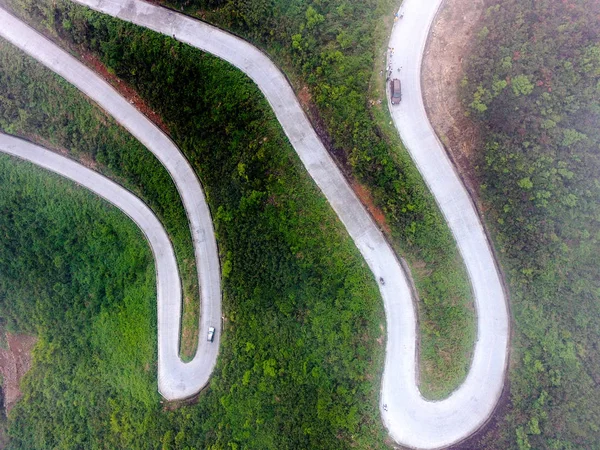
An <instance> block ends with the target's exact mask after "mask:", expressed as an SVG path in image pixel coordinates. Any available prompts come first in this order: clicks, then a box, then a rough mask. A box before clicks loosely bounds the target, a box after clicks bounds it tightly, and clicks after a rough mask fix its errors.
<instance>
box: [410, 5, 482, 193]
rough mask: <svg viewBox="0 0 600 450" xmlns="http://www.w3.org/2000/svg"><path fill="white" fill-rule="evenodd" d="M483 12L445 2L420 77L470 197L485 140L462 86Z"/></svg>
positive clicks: (436, 126)
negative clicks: (464, 99)
mask: <svg viewBox="0 0 600 450" xmlns="http://www.w3.org/2000/svg"><path fill="white" fill-rule="evenodd" d="M483 11H484V4H483V0H446V1H445V2H444V4H443V5H442V7H441V9H440V11H439V13H438V16H437V18H436V20H435V23H434V25H433V27H432V29H431V33H430V35H429V39H428V42H427V48H426V50H425V55H424V58H423V67H422V72H421V73H422V75H421V76H422V83H423V97H424V100H425V107H426V108H427V114H428V116H429V120H430V121H431V124H432V125H433V128H434V129H435V131H436V133H437V135H438V137H439V138H440V140H441V141H442V143H443V144H444V147H445V148H446V151H447V152H448V153H449V155H450V157H451V158H452V159H453V160H454V163H455V165H456V166H457V168H458V170H459V172H460V174H461V177H462V178H463V181H464V182H465V184H466V186H467V189H468V190H469V191H470V192H471V194H472V195H473V194H475V195H477V193H478V192H479V183H478V182H477V181H476V177H475V164H476V160H477V154H478V153H480V151H481V147H482V139H481V136H480V134H479V131H478V129H477V127H476V126H475V125H474V124H473V123H472V122H471V121H470V120H469V118H468V117H466V116H465V109H464V108H463V106H462V103H461V101H460V93H459V86H460V82H461V80H462V78H463V77H464V71H463V67H464V64H466V62H467V60H468V57H469V55H470V54H471V47H472V45H474V41H473V39H472V38H473V35H474V34H475V33H476V32H477V29H478V28H477V26H478V22H479V20H480V18H481V16H482V13H483ZM474 200H475V202H476V203H480V202H479V201H478V199H477V198H474Z"/></svg>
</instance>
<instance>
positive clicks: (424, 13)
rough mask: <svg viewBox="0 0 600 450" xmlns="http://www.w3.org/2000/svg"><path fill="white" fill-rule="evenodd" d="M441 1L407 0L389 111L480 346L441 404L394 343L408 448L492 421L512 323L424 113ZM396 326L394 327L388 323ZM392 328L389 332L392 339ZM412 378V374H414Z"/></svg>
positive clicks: (396, 392)
mask: <svg viewBox="0 0 600 450" xmlns="http://www.w3.org/2000/svg"><path fill="white" fill-rule="evenodd" d="M442 1H443V0H405V1H404V2H403V5H402V7H401V8H400V14H403V15H404V17H403V18H402V19H400V20H399V21H397V22H396V24H395V25H394V29H393V32H392V36H391V38H390V43H389V47H391V48H392V49H393V50H394V51H393V56H392V57H391V60H390V62H391V66H392V78H396V77H398V72H397V69H398V67H401V70H400V73H399V78H400V80H401V83H402V101H401V103H400V104H399V105H392V104H391V102H390V101H389V98H390V97H389V85H388V106H389V109H390V111H391V113H392V117H393V120H394V123H395V125H396V128H397V129H398V131H399V133H400V136H401V138H402V141H403V142H404V144H405V145H406V147H407V148H408V150H409V152H410V154H411V156H412V159H413V160H414V161H415V163H416V165H417V167H418V169H419V171H420V172H421V175H422V176H423V178H424V179H425V181H426V183H427V185H428V186H429V188H430V189H431V192H432V193H433V195H434V197H435V199H436V201H437V203H438V205H439V207H440V209H441V210H442V213H443V214H444V217H445V218H446V221H447V222H448V225H449V227H450V229H451V230H452V233H453V235H454V238H455V239H456V242H457V244H458V248H459V250H460V253H461V255H462V257H463V260H464V262H465V265H466V267H467V271H468V273H469V277H470V279H471V284H472V288H473V292H474V297H475V304H476V309H477V344H476V346H475V351H474V356H473V361H472V365H471V370H470V372H469V374H468V376H467V379H466V381H465V382H464V383H463V384H462V385H461V386H460V387H459V389H458V390H456V391H455V392H454V393H453V394H452V395H451V396H450V397H449V398H447V399H445V400H444V401H441V402H426V401H424V400H423V399H422V398H421V397H420V395H419V393H418V392H417V390H416V389H415V388H414V380H412V379H410V378H409V377H408V374H406V375H407V376H406V377H403V380H402V381H401V382H400V384H401V385H402V386H403V387H402V389H399V388H398V383H399V380H398V377H397V374H398V373H399V372H401V371H403V370H404V371H406V367H407V365H406V364H407V363H408V361H400V360H397V359H396V352H395V350H394V344H393V342H395V339H394V338H391V337H390V346H389V348H388V350H389V352H388V356H387V361H386V368H385V373H384V378H383V387H382V399H383V401H384V402H387V405H388V411H383V410H382V415H383V419H384V422H385V424H386V426H387V428H388V429H389V431H390V434H391V435H392V437H393V438H394V439H395V440H396V441H398V442H399V443H403V444H405V445H408V446H411V447H419V448H436V447H443V446H447V445H449V444H451V443H454V442H456V441H460V440H461V439H463V438H465V437H467V436H469V435H470V434H471V433H473V432H474V431H476V430H477V429H478V428H479V427H480V426H481V425H482V424H483V423H484V422H485V420H486V419H487V418H488V417H489V416H490V415H491V413H492V412H493V409H494V407H495V405H496V403H497V401H498V399H499V397H500V395H501V392H502V387H503V383H504V374H505V369H506V364H507V352H508V343H509V318H508V308H507V299H506V297H505V293H504V291H503V289H502V284H501V281H500V275H499V273H498V270H497V268H496V266H495V264H494V259H493V256H492V252H491V250H490V246H489V243H488V240H487V238H486V236H485V233H484V230H483V228H482V225H481V222H480V220H479V217H478V215H477V213H476V211H475V208H474V206H473V204H472V202H471V199H470V198H469V196H468V194H467V192H466V190H465V188H464V186H463V184H462V183H461V181H460V179H459V177H458V175H457V174H456V172H455V170H454V167H453V165H452V163H451V162H450V160H449V159H448V156H447V155H446V152H445V151H444V149H443V147H442V145H441V143H440V142H439V140H438V138H437V136H436V134H435V132H434V130H433V128H432V126H431V124H430V123H429V120H428V118H427V114H426V111H425V106H424V104H423V96H422V93H421V61H422V57H423V52H424V49H425V44H426V41H427V36H428V33H429V29H430V27H431V24H432V23H433V20H434V18H435V15H436V12H437V10H438V9H439V7H440V5H441V3H442ZM390 326H393V324H390ZM394 331H395V330H391V333H394ZM411 372H413V373H414V371H413V370H411Z"/></svg>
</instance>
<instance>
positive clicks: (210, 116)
mask: <svg viewBox="0 0 600 450" xmlns="http://www.w3.org/2000/svg"><path fill="white" fill-rule="evenodd" d="M37 5H40V6H43V5H42V4H41V3H37ZM67 5H68V8H69V9H71V8H72V5H71V4H67ZM36 11H37V10H35V8H34V11H33V12H32V13H33V14H34V17H35V18H36V20H39V19H41V18H42V16H39V15H35V14H39V11H37V12H36ZM58 11H61V10H58ZM62 14H64V15H63V16H59V17H61V19H60V20H56V16H55V15H54V14H52V16H51V17H52V18H54V19H53V20H54V23H56V24H60V27H62V30H60V28H59V30H60V32H61V33H64V28H65V24H67V22H66V20H69V21H70V26H71V27H73V29H84V30H87V32H89V33H94V35H95V36H96V38H91V37H90V36H87V37H89V38H90V39H95V40H94V41H93V43H95V45H97V46H98V47H104V48H106V49H107V54H108V55H110V59H108V56H105V55H104V54H103V55H102V56H103V58H105V57H106V58H107V61H109V63H108V67H109V68H110V70H113V71H115V72H116V73H118V74H121V75H122V76H124V75H125V74H129V75H128V76H127V77H125V76H124V78H127V79H129V80H130V81H131V82H132V83H133V84H134V85H135V86H136V87H137V88H138V89H139V90H140V92H141V93H142V94H143V95H144V97H145V98H147V99H148V101H149V102H150V103H151V105H152V106H153V107H155V108H156V109H157V110H158V111H159V112H160V113H161V115H162V117H163V118H164V120H165V122H166V124H167V126H168V127H169V129H170V130H171V133H172V135H173V137H174V139H175V141H176V142H177V143H178V145H179V146H180V148H181V149H182V150H183V151H184V153H185V154H186V156H187V157H188V158H189V159H190V161H191V162H192V164H193V166H194V167H195V168H196V170H197V171H198V174H199V176H200V179H201V180H202V182H203V185H204V187H205V189H206V193H207V198H208V201H209V204H210V207H211V211H212V212H213V217H214V219H215V227H216V231H217V235H218V239H219V247H220V253H221V258H222V259H221V263H222V268H223V276H224V292H223V302H224V303H223V307H224V315H225V317H226V320H225V330H224V335H223V340H222V348H221V352H220V356H219V363H218V366H217V368H216V371H215V374H214V376H213V378H212V379H211V384H210V388H209V389H207V390H206V391H205V392H203V393H201V394H200V395H199V397H198V398H197V399H196V400H195V401H194V402H192V403H190V404H189V405H187V406H186V407H184V408H174V407H173V405H168V406H167V405H161V404H160V403H159V397H158V394H157V393H156V368H155V367H156V353H155V352H156V350H155V345H156V344H155V341H156V334H155V333H156V329H155V323H156V316H155V301H156V299H155V292H154V289H153V286H154V282H155V280H154V275H153V273H154V272H153V270H152V264H151V259H150V255H149V252H148V249H147V247H145V246H143V245H142V244H143V241H142V240H141V239H140V237H141V234H140V233H139V232H137V231H135V230H130V231H127V232H126V231H121V230H129V228H128V224H129V222H128V221H127V220H126V219H125V218H124V217H123V216H122V215H120V214H116V215H113V216H111V217H112V218H111V220H112V221H113V222H115V223H114V224H113V222H110V226H109V225H107V224H106V222H105V220H104V219H103V217H104V216H103V215H102V211H104V210H108V208H106V207H105V206H103V205H102V204H101V203H100V206H97V207H96V206H94V205H95V204H96V203H97V202H96V203H95V202H94V201H93V196H91V195H90V194H86V193H81V194H78V192H79V191H80V190H79V189H75V188H74V187H73V186H72V185H71V184H70V183H68V182H65V181H57V180H55V181H53V180H54V178H56V177H52V176H51V175H47V174H39V173H38V172H40V171H39V170H38V169H35V168H30V167H29V166H28V165H25V164H19V163H15V161H14V160H12V159H10V160H9V159H7V158H5V159H4V160H2V159H0V161H1V162H2V163H3V164H4V165H3V166H0V174H2V175H3V176H4V175H6V176H7V177H8V178H0V192H1V193H2V194H1V196H2V198H3V199H4V203H2V205H3V206H2V209H1V211H2V220H4V221H5V222H0V223H1V224H3V226H2V227H1V228H0V233H1V234H2V235H3V236H10V239H4V240H2V244H3V246H2V247H0V252H1V253H0V280H2V281H0V286H1V287H2V290H1V291H0V299H1V308H2V309H1V311H2V312H1V314H2V316H3V317H7V318H8V319H9V323H10V327H12V328H13V329H20V330H26V331H29V332H32V333H36V334H37V335H38V336H40V339H39V341H38V345H37V347H36V350H35V355H34V364H33V368H32V369H31V372H30V373H29V374H28V375H27V376H26V378H25V381H24V385H23V391H24V397H23V399H22V400H21V401H20V402H19V403H18V404H17V405H16V406H15V408H14V409H13V410H12V411H11V413H10V414H9V417H8V433H9V436H10V438H11V442H10V444H9V448H15V449H16V448H20V449H24V448H26V449H35V448H63V447H72V446H78V447H81V448H97V447H102V448H165V449H169V448H210V447H214V448H228V447H231V448H265V449H268V448H272V449H284V448H289V449H296V448H327V449H330V448H348V447H351V446H356V447H359V448H366V447H370V448H385V443H384V440H385V431H384V429H383V427H382V426H381V422H380V419H379V414H378V392H379V388H380V380H381V378H380V376H381V373H380V371H381V368H382V367H383V349H384V343H385V320H384V316H383V307H382V305H381V301H380V299H379V294H378V290H377V284H376V282H375V280H373V279H372V275H371V274H370V272H369V271H368V268H367V267H366V265H365V264H364V262H363V261H362V259H361V257H360V255H359V253H358V251H357V250H356V248H355V247H354V245H353V243H352V241H351V240H350V239H349V238H348V236H347V234H346V233H345V231H344V229H343V227H342V226H341V224H340V223H339V221H338V220H337V219H336V217H335V215H334V213H333V212H332V210H331V209H330V207H329V205H328V204H327V202H326V200H325V199H324V198H323V197H322V195H321V194H320V193H319V192H318V190H317V188H316V187H315V186H314V184H313V182H312V180H310V178H309V176H308V175H307V173H306V171H305V170H304V168H303V167H302V165H301V163H300V161H299V160H298V158H297V157H296V155H295V153H294V151H293V149H291V147H290V146H289V144H288V143H287V141H286V139H285V137H284V135H283V133H282V131H281V129H280V127H279V125H278V124H277V122H276V120H275V118H274V116H273V114H272V112H271V110H270V107H269V106H268V104H267V102H266V101H265V100H264V99H263V98H262V96H261V95H260V92H259V91H258V89H257V88H256V87H255V86H254V85H253V84H252V83H251V82H250V81H249V80H248V79H247V78H246V77H245V76H244V75H243V74H241V73H240V72H239V71H237V70H234V69H233V68H231V67H230V66H229V65H227V64H226V63H224V62H222V61H220V60H218V59H216V58H213V57H210V56H208V55H205V54H202V53H201V52H198V51H196V50H193V49H190V48H188V47H186V46H183V45H181V44H178V43H176V42H175V41H173V40H172V39H170V38H168V37H163V36H158V35H156V34H155V33H152V32H148V31H142V30H140V29H139V28H137V27H133V26H130V25H126V24H124V23H122V22H120V21H118V20H115V19H111V18H108V17H105V16H100V15H97V14H93V13H90V12H88V11H85V10H83V9H82V8H74V10H73V11H72V12H71V13H70V14H71V15H69V16H67V15H66V14H67V13H66V12H64V11H63V13H62ZM67 17H69V18H68V19H67ZM45 23H46V25H49V23H50V22H45ZM67 28H69V26H67ZM100 37H103V39H101V38H100ZM109 50H110V52H109ZM132 73H133V74H136V76H135V77H133V76H132ZM0 74H1V76H2V77H3V78H2V85H3V87H4V86H5V89H4V90H3V91H2V97H1V102H2V103H1V104H2V108H1V109H0V113H1V114H2V117H1V119H0V120H1V121H0V128H2V129H3V130H5V131H8V132H11V133H15V134H26V135H27V136H28V137H31V138H35V139H36V140H38V141H43V140H48V141H51V142H52V145H53V146H54V147H59V148H73V149H75V150H76V153H75V154H76V155H79V156H80V159H83V160H84V161H86V160H87V161H88V164H91V165H97V166H98V168H103V170H105V171H109V172H110V171H116V170H118V169H119V168H120V166H122V165H125V166H127V165H128V164H127V163H128V162H129V161H130V164H131V165H133V166H134V167H138V165H137V164H139V167H140V169H139V172H136V173H141V174H144V172H146V171H149V173H154V172H152V171H151V170H150V169H152V168H153V167H154V166H153V165H152V164H150V163H148V165H143V162H144V161H145V160H144V159H143V155H135V154H133V155H131V156H128V157H125V156H124V155H125V154H127V153H128V152H129V151H132V150H131V147H132V146H133V147H135V145H137V144H135V143H134V141H132V140H131V138H130V137H128V136H127V134H126V133H125V132H124V131H123V130H121V129H120V128H118V127H116V126H114V125H113V124H112V121H111V120H109V119H107V118H106V117H105V116H104V115H103V114H102V113H101V112H100V111H98V109H97V108H95V107H93V106H91V105H89V104H88V102H87V101H85V100H84V99H82V97H81V95H80V94H79V93H78V92H77V91H76V90H75V89H74V88H72V87H70V86H68V85H67V84H66V83H64V82H63V81H60V80H59V79H58V78H57V77H56V76H54V75H52V74H51V73H50V72H49V71H48V70H46V69H44V68H42V67H41V66H40V65H38V64H36V63H34V62H33V61H31V60H30V59H29V58H28V57H25V56H24V55H22V54H21V53H20V52H18V51H16V50H15V49H14V48H12V47H11V46H10V45H8V44H5V43H2V47H0ZM173 85H176V86H177V87H178V88H177V89H173V88H172V87H173ZM169 86H170V87H169ZM80 127H81V129H83V130H84V131H81V129H80ZM141 151H142V149H140V152H141ZM94 152H96V153H94ZM121 153H122V155H121ZM142 153H143V152H142ZM104 154H105V155H114V156H113V157H114V158H117V157H120V158H122V159H118V160H116V161H115V162H114V163H112V164H111V161H112V160H111V159H110V158H108V157H107V156H104V159H102V157H101V156H100V155H104ZM129 158H131V159H129ZM138 158H139V159H138ZM136 161H137V164H136ZM153 163H154V164H157V163H156V162H155V161H154V162H153ZM5 167H6V169H5ZM9 169H10V170H9ZM111 173H113V174H114V172H111ZM36 174H37V175H36ZM117 174H118V175H117V177H118V178H119V179H121V180H124V179H125V178H126V177H127V179H129V178H130V177H131V179H133V180H136V179H137V178H136V177H135V176H134V175H129V174H123V173H122V172H117ZM138 176H139V177H141V176H142V175H138ZM140 185H141V186H143V188H144V189H146V188H147V189H149V192H152V193H154V192H158V193H162V192H163V191H165V192H168V190H169V189H170V188H169V186H171V184H170V180H168V179H166V178H160V177H158V176H157V177H156V178H151V179H149V180H148V179H144V180H143V184H142V182H140ZM5 186H11V189H7V188H5ZM61 186H66V187H62V188H61ZM128 186H129V187H130V188H132V189H134V190H135V191H136V192H139V191H141V187H139V188H136V185H135V184H133V183H131V182H128ZM144 192H145V191H144ZM144 192H142V193H144ZM71 193H73V195H71ZM78 195H81V196H82V197H77V196H78ZM144 198H150V199H152V196H150V195H148V194H145V196H144ZM33 199H35V201H34V200H33ZM74 205H76V206H77V207H74ZM80 205H86V206H85V207H83V206H80ZM93 207H94V208H97V209H98V208H99V209H101V210H102V211H96V210H93V211H91V212H89V213H86V211H88V209H86V208H90V209H91V208H93ZM107 214H108V213H107ZM111 214H112V213H111ZM108 220H109V219H106V221H108ZM26 224H31V228H30V229H28V230H27V232H26V233H25V234H24V235H23V236H21V235H20V233H21V231H22V229H23V228H26V227H27V225H26ZM183 229H185V230H186V232H187V229H188V228H187V224H185V225H184V226H183ZM72 230H75V231H72ZM123 233H124V234H123ZM127 233H129V234H127ZM13 235H14V236H15V239H14V240H13V239H12V237H13ZM129 242H130V243H129ZM128 243H129V244H128ZM109 244H110V245H109ZM9 250H10V252H9ZM111 252H112V253H111ZM15 253H18V258H13V256H12V255H14V254H15ZM119 258H120V259H119ZM129 259H132V260H133V261H131V262H130V261H129ZM127 264H131V265H130V266H129V265H127ZM105 265H108V268H107V267H105ZM109 269H110V270H109ZM111 270H112V272H111ZM5 273H6V274H11V276H10V277H8V276H6V277H5V276H4V274H5ZM17 278H18V280H16V279H17ZM108 279H110V280H108ZM15 280H16V281H15ZM55 292H57V294H56V295H55V294H54V293H55ZM88 296H91V297H90V298H89V299H88ZM31 308H33V311H34V313H35V314H31V313H30V309H31ZM63 317H64V320H63V319H62V318H63ZM130 327H131V329H130ZM110 370H112V373H107V371H110ZM121 378H127V380H125V381H124V380H122V379H121ZM121 386H122V387H121Z"/></svg>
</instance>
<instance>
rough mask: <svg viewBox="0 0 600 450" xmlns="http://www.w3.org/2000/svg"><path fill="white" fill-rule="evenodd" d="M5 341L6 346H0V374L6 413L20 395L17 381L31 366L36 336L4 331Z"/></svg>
mask: <svg viewBox="0 0 600 450" xmlns="http://www.w3.org/2000/svg"><path fill="white" fill-rule="evenodd" d="M6 341H7V343H8V348H0V374H2V378H3V380H4V381H3V384H2V390H3V392H4V408H5V410H6V412H7V413H8V412H9V411H10V409H11V408H12V407H13V406H14V405H15V403H16V402H17V400H18V399H19V397H20V396H21V391H20V389H19V383H20V381H21V378H23V375H25V373H27V371H28V370H29V369H30V368H31V350H32V349H33V346H34V345H35V341H36V337H35V336H27V335H24V334H12V333H6Z"/></svg>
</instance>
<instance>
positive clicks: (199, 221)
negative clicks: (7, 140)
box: [0, 8, 221, 400]
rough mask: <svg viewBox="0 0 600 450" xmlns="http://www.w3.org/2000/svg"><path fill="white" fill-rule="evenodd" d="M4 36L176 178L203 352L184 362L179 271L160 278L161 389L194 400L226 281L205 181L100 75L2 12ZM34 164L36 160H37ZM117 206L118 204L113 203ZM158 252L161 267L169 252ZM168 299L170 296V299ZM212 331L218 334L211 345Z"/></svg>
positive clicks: (208, 360) (213, 357) (211, 360)
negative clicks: (195, 281)
mask: <svg viewBox="0 0 600 450" xmlns="http://www.w3.org/2000/svg"><path fill="white" fill-rule="evenodd" d="M0 37H3V38H5V39H6V40H8V41H9V42H11V43H13V44H14V45H15V46H17V47H18V48H20V49H21V50H23V51H24V52H26V53H28V54H29V55H31V56H32V57H33V58H35V59H37V60H38V61H39V62H41V63H42V64H44V65H45V66H46V67H48V68H49V69H50V70H52V71H53V72H55V73H57V74H58V75H60V76H61V77H63V78H64V79H66V80H67V81H68V82H69V83H72V84H73V85H74V86H76V87H77V88H78V89H80V90H81V91H82V92H83V93H84V94H86V95H87V96H88V97H89V98H90V99H92V100H93V101H94V102H96V103H97V104H98V105H99V106H100V107H101V108H103V109H104V110H105V111H106V112H107V113H108V114H110V115H111V116H113V117H114V119H115V120H116V121H117V122H118V123H119V124H121V125H122V126H123V127H125V128H126V129H127V130H128V131H129V132H130V133H131V134H132V135H133V136H135V137H136V138H137V139H138V140H139V141H140V142H141V143H142V144H144V145H145V146H146V148H148V150H150V151H151V152H152V153H153V154H154V155H155V156H156V157H157V158H158V160H159V161H160V162H161V163H162V164H163V165H164V166H165V168H166V169H167V170H168V172H169V174H170V175H171V177H172V178H173V181H174V182H175V185H176V186H177V190H178V191H179V195H180V196H181V198H182V201H183V206H184V208H185V210H186V213H187V216H188V220H189V222H190V229H191V233H192V241H193V245H194V251H195V256H196V266H197V268H198V279H199V286H200V291H201V295H200V297H201V311H200V327H199V329H200V331H199V336H198V350H197V351H196V355H195V356H194V358H193V359H192V361H190V362H189V363H184V362H182V361H181V359H180V358H179V330H180V326H181V308H182V296H181V281H180V279H179V272H178V271H177V266H176V265H175V266H170V265H169V267H170V268H171V269H170V270H171V272H169V273H168V274H167V273H166V272H164V273H163V272H161V273H159V274H158V275H159V276H157V284H158V290H159V292H163V294H164V295H161V296H159V298H158V389H159V391H160V393H161V394H162V396H163V397H165V398H166V399H168V400H178V399H182V398H187V397H190V396H192V395H194V394H196V393H197V392H198V391H200V390H201V389H202V388H203V387H204V386H205V385H206V384H207V383H208V381H209V379H210V375H211V374H212V371H213V369H214V366H215V364H216V361H217V354H218V351H219V341H220V336H221V278H220V270H219V258H218V253H217V243H216V240H215V234H214V230H213V226H212V219H211V216H210V211H209V209H208V205H207V204H206V200H205V198H204V193H203V191H202V188H201V186H200V182H199V181H198V178H197V177H196V174H195V172H194V170H193V169H192V167H191V166H190V164H189V163H188V161H187V160H186V159H185V158H184V156H183V155H182V153H181V152H180V151H179V149H178V148H177V147H176V146H175V144H173V142H172V141H171V140H170V139H169V138H168V137H167V136H166V135H165V134H164V133H163V132H162V131H161V130H160V129H159V128H158V127H157V126H156V125H154V124H153V123H152V122H151V121H150V120H148V118H146V117H145V116H144V115H143V114H142V113H140V112H139V111H138V110H137V109H136V108H135V107H134V106H132V105H130V104H129V102H128V101H127V100H125V99H124V98H123V97H121V95H120V94H119V93H118V92H117V91H116V90H115V89H113V88H112V87H111V86H110V84H108V83H107V82H106V81H104V80H103V79H102V78H101V77H100V76H99V75H97V74H96V73H95V72H93V71H91V70H90V69H88V68H87V67H86V66H84V65H83V64H82V63H80V62H79V61H78V60H77V59H75V58H74V57H72V56H71V55H69V54H68V53H67V52H65V51H64V50H62V49H60V48H59V47H58V46H56V45H55V44H53V43H52V42H50V41H49V40H48V39H46V38H45V37H44V36H42V35H41V34H39V33H37V32H36V31H35V30H33V29H32V28H30V27H29V26H28V25H26V24H24V23H23V22H21V21H20V20H18V19H17V18H15V17H14V16H12V15H11V14H9V13H8V12H7V11H6V10H4V9H2V8H0ZM32 162H35V161H32ZM110 200H111V201H113V200H114V199H110ZM159 250H160V251H158V252H155V254H154V256H155V258H156V260H157V261H156V263H157V267H158V266H159V265H161V264H162V261H160V260H161V258H163V257H165V258H166V257H167V256H166V255H165V254H164V247H159ZM167 294H168V295H167ZM209 327H214V328H215V329H216V331H215V334H214V338H213V342H208V341H207V335H208V330H209Z"/></svg>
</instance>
